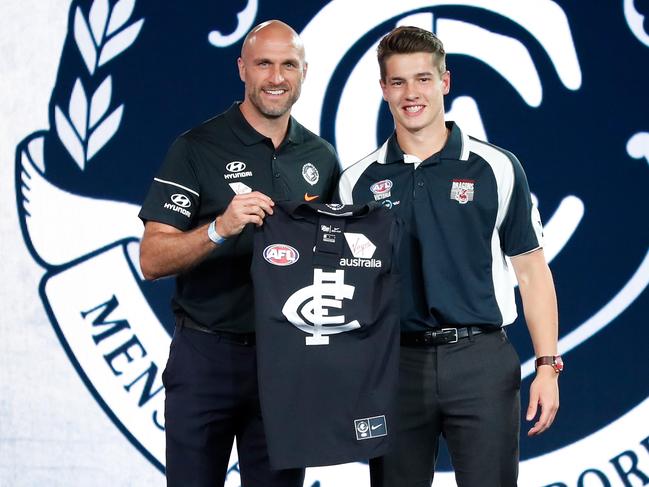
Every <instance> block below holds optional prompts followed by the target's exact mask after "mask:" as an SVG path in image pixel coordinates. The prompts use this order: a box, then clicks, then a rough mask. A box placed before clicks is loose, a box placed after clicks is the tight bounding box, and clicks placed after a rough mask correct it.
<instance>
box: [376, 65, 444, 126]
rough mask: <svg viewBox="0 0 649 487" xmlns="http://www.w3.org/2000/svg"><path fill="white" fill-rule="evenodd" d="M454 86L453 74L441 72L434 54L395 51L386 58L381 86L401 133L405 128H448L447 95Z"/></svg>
mask: <svg viewBox="0 0 649 487" xmlns="http://www.w3.org/2000/svg"><path fill="white" fill-rule="evenodd" d="M450 87H451V74H450V73H449V72H448V71H445V72H444V73H442V74H440V72H439V68H438V67H437V66H436V64H435V56H434V55H433V54H431V53H428V52H415V53H412V54H392V55H390V56H389V57H388V58H387V59H385V78H384V79H382V80H381V89H382V90H383V99H384V100H385V101H387V102H388V106H389V107H390V112H392V116H393V118H394V123H395V126H396V129H397V136H398V134H399V132H402V131H407V132H409V133H411V134H416V133H420V132H422V131H424V132H429V131H431V132H432V133H435V132H436V131H440V132H441V131H443V130H445V126H444V95H446V94H448V92H449V89H450Z"/></svg>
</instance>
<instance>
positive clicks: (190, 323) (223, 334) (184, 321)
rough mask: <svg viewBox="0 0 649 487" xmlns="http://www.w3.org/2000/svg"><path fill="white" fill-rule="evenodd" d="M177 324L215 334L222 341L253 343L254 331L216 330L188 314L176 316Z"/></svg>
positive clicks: (237, 343)
mask: <svg viewBox="0 0 649 487" xmlns="http://www.w3.org/2000/svg"><path fill="white" fill-rule="evenodd" d="M177 323H178V326H179V327H181V328H189V329H190V330H196V331H200V332H203V333H207V334H209V335H215V336H218V337H220V338H221V339H222V340H223V341H224V342H228V343H233V344H235V345H248V346H251V345H254V344H255V334H254V333H233V332H230V331H220V330H219V331H217V330H212V329H210V328H207V327H206V326H203V325H201V324H200V323H197V322H195V321H194V320H192V319H191V318H189V317H188V316H178V317H177Z"/></svg>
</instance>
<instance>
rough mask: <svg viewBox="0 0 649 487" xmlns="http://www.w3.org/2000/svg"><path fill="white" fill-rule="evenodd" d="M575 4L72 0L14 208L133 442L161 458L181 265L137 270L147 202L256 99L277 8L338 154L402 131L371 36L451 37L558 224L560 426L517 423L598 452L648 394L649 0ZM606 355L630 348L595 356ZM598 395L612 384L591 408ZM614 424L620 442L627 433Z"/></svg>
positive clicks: (349, 158)
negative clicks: (250, 94) (260, 51)
mask: <svg viewBox="0 0 649 487" xmlns="http://www.w3.org/2000/svg"><path fill="white" fill-rule="evenodd" d="M579 3H581V4H582V5H576V4H575V3H574V2H553V1H550V0H530V1H528V2H517V1H489V0H466V1H456V2H452V1H442V0H439V1H433V0H428V1H424V0H420V1H417V0H405V1H401V2H392V1H387V0H386V1H378V2H371V3H370V2H345V1H343V0H334V1H332V2H329V3H325V2H316V1H313V2H295V3H293V2H284V3H279V4H278V3H277V2H263V1H262V2H260V3H258V2H257V1H255V0H249V1H243V0H241V1H234V2H229V3H227V4H225V5H223V4H220V3H219V2H213V1H208V0H203V1H197V2H192V5H191V7H190V6H181V5H179V4H176V3H172V4H170V3H164V4H157V5H156V6H147V5H145V3H144V2H137V1H136V0H118V1H112V0H111V1H109V0H87V1H75V2H73V4H72V7H71V9H70V13H69V22H68V26H69V27H68V34H67V37H66V40H65V46H64V50H63V54H62V57H61V63H60V68H59V72H58V75H57V80H56V84H55V86H54V89H53V91H52V97H51V100H50V106H49V115H50V117H49V119H50V128H49V130H44V131H40V132H37V133H34V134H31V135H29V136H28V137H26V139H25V140H24V141H23V142H22V143H21V144H20V145H19V146H18V148H17V155H16V164H17V169H18V170H17V171H16V174H17V181H16V185H17V189H18V191H17V193H18V202H17V204H18V211H19V213H20V215H21V225H22V230H23V235H24V237H25V242H26V244H27V246H28V248H29V249H30V251H31V253H32V255H33V256H34V258H35V259H36V260H37V261H38V262H39V263H40V264H42V265H43V267H44V268H45V274H44V277H43V280H42V283H41V288H40V289H41V296H42V299H43V302H44V304H45V307H46V309H47V311H48V313H49V316H50V319H51V321H52V324H53V326H54V329H55V330H56V332H57V334H58V336H59V338H60V341H61V344H62V346H63V348H64V349H65V350H66V352H67V353H68V355H69V357H70V359H71V361H72V363H73V364H74V366H75V367H76V369H77V371H78V372H79V374H80V376H81V377H82V379H83V380H84V382H85V383H86V385H87V386H88V388H89V390H90V391H91V393H92V394H93V395H94V397H95V398H96V399H97V401H98V402H99V404H100V405H101V406H102V407H103V408H104V410H105V411H106V413H107V414H108V415H109V416H110V417H111V418H112V419H113V421H114V422H115V424H116V425H117V426H118V427H119V428H120V429H121V430H122V432H123V433H124V434H125V435H126V437H127V438H129V440H131V441H132V442H133V443H134V444H135V445H136V446H137V447H138V448H139V449H140V451H142V453H143V454H145V455H146V456H147V457H148V458H149V459H150V460H151V461H152V462H153V463H154V464H155V465H156V466H158V467H159V468H163V464H164V436H163V430H164V423H163V418H162V411H163V399H164V398H163V395H164V391H163V390H162V387H161V379H160V374H161V372H162V369H163V367H164V364H165V361H166V357H167V347H168V344H169V340H170V337H169V332H170V331H171V329H172V326H173V325H172V318H171V316H170V312H169V310H168V309H169V308H168V299H169V295H170V292H171V285H172V282H171V280H166V281H163V282H161V283H153V284H151V283H146V282H145V281H143V279H142V276H141V274H140V271H139V266H138V264H137V262H138V259H137V253H138V245H139V237H140V235H141V233H142V226H141V223H140V222H139V220H138V219H137V211H138V209H139V205H140V203H141V201H142V199H143V197H144V194H145V192H146V190H147V188H148V185H149V184H150V181H151V179H152V177H153V174H154V172H155V171H156V169H157V167H158V166H159V164H160V162H161V160H162V158H163V157H164V151H165V150H166V148H167V147H168V146H169V144H170V143H171V141H172V140H173V138H174V137H175V136H176V135H178V134H179V133H181V132H183V131H184V130H186V129H188V128H190V127H191V126H193V125H195V124H196V123H198V122H200V121H202V120H204V119H207V118H209V117H210V116H212V115H214V114H215V113H218V112H220V111H223V110H224V109H225V108H227V107H228V106H229V104H230V103H231V102H232V100H233V99H237V98H240V97H241V96H242V95H243V88H242V86H241V83H240V80H239V79H238V75H237V72H236V68H235V66H236V65H235V60H236V57H237V56H238V53H239V49H240V45H241V39H242V36H243V35H245V33H246V32H247V31H248V30H249V28H250V27H251V26H252V25H253V24H255V23H257V22H260V21H262V20H265V19H268V18H281V19H282V20H285V21H287V22H288V23H290V24H291V25H293V26H294V27H295V28H296V30H298V31H300V32H301V35H302V36H303V38H304V41H305V44H306V49H307V60H308V61H309V64H310V65H309V71H308V76H307V80H306V83H305V85H304V88H303V92H302V98H301V100H300V101H299V102H298V104H297V105H296V107H295V110H294V115H295V116H296V118H298V119H299V120H300V121H301V122H302V123H304V124H305V125H306V126H307V127H309V128H310V129H311V130H313V131H316V132H318V133H321V134H322V135H323V136H325V137H326V138H328V139H329V140H331V141H332V142H334V143H335V145H336V147H337V149H338V151H339V153H340V155H341V159H342V161H343V164H345V165H348V164H349V163H351V162H353V160H356V159H359V158H360V157H362V156H364V155H365V154H366V153H368V152H370V151H371V150H372V149H373V148H374V147H375V146H376V145H377V144H378V143H379V142H380V141H382V140H383V139H384V138H385V137H387V136H388V135H389V133H390V131H391V129H392V127H391V118H390V116H389V113H388V111H387V109H386V108H385V107H384V106H383V104H382V103H381V94H380V90H379V86H378V68H377V67H376V62H375V53H374V51H375V47H376V44H377V42H378V40H379V39H380V37H381V36H382V35H383V34H384V33H386V32H387V31H389V30H390V29H391V28H393V27H394V26H396V25H403V24H410V25H412V24H415V25H421V26H423V27H426V28H429V29H432V30H434V31H436V32H437V33H438V34H439V36H440V37H441V38H442V39H443V40H444V42H445V44H446V47H447V51H448V60H447V64H448V66H449V69H450V70H451V72H452V74H453V78H452V80H453V84H452V89H451V95H449V97H448V99H447V109H448V115H449V118H455V119H456V120H458V122H459V123H460V124H461V125H462V126H463V127H465V128H467V129H468V131H469V132H471V133H472V134H474V135H476V136H478V137H480V138H484V139H488V140H489V141H491V142H494V143H496V144H497V145H501V146H503V147H506V148H508V149H511V150H512V151H513V152H514V153H516V154H517V155H518V156H519V158H520V159H521V161H522V163H523V165H524V167H525V169H526V171H527V174H528V178H529V180H530V185H531V187H532V190H533V192H534V193H535V197H536V198H537V199H538V202H539V207H540V211H541V214H542V216H543V218H544V222H545V224H546V227H545V229H546V236H545V237H546V242H547V247H546V254H547V255H548V257H549V259H550V260H551V267H552V269H553V272H554V275H555V278H556V281H557V290H558V295H559V301H560V313H561V322H562V332H561V343H560V347H561V351H562V352H564V354H565V355H566V362H567V364H568V367H567V373H566V374H565V375H564V377H563V378H562V410H561V413H560V414H559V417H558V419H557V423H556V425H555V427H554V428H553V429H552V430H551V431H550V432H548V433H546V434H545V435H544V436H543V437H541V438H538V439H534V440H531V441H528V440H526V439H523V443H522V457H523V459H533V460H534V462H536V457H538V456H539V455H541V454H544V453H550V452H553V451H555V450H556V449H558V448H561V447H566V446H567V445H569V444H571V443H574V442H576V441H581V445H582V446H581V447H580V448H582V450H583V451H586V450H588V449H589V448H593V446H592V445H591V444H590V443H588V441H585V440H587V439H588V438H589V435H591V434H592V433H594V432H596V431H598V430H601V429H603V428H605V427H606V425H608V424H610V423H613V422H615V421H616V420H618V419H619V418H621V417H623V416H624V415H625V414H626V413H627V412H628V411H630V410H632V409H633V408H637V407H644V410H645V411H646V410H647V408H648V407H649V406H647V397H648V396H649V385H648V384H647V383H646V381H643V382H638V381H636V380H634V379H633V376H637V375H635V374H638V375H642V374H644V375H646V374H647V372H649V366H648V364H647V360H646V353H647V345H646V343H648V342H649V331H648V330H647V329H646V327H645V326H644V323H645V322H646V309H647V293H646V291H645V288H646V286H647V283H648V281H649V260H648V258H647V255H648V254H647V249H648V244H649V226H648V225H646V216H645V215H646V210H647V201H646V198H645V197H644V192H643V191H641V190H639V188H642V187H645V186H646V184H647V175H648V171H647V168H648V166H647V163H648V162H649V121H648V119H647V114H646V107H645V105H646V99H647V89H646V86H649V70H648V68H647V66H649V35H648V34H647V23H646V18H645V21H644V23H643V16H644V15H645V14H646V13H647V12H643V11H641V10H640V7H639V6H638V5H640V2H633V0H625V1H624V2H623V4H622V3H620V4H619V5H618V4H617V2H602V3H604V4H606V5H599V4H597V5H593V4H592V3H590V2H579ZM586 11H587V12H586ZM549 26H552V27H551V28H549ZM603 39H605V40H603ZM621 64H622V65H624V66H625V69H617V66H619V65H621ZM643 100H644V101H645V102H644V103H643ZM643 305H644V306H643ZM521 325H522V323H521V324H518V325H516V326H514V327H512V328H511V331H510V336H512V337H513V340H514V342H515V343H516V345H517V349H518V350H519V353H520V354H521V359H522V361H523V375H524V376H525V377H527V379H526V384H525V385H524V390H525V389H527V387H528V385H529V379H530V374H531V372H532V366H531V362H530V359H531V357H532V355H531V350H530V347H529V343H528V340H527V338H526V337H525V332H524V327H523V326H521ZM611 350H620V351H622V350H623V351H624V353H623V354H621V355H620V354H618V355H616V357H615V359H614V360H608V361H606V363H603V362H594V361H593V358H592V357H596V356H608V355H610V351H611ZM638 369H639V370H638ZM630 370H635V371H636V372H635V374H633V375H632V374H630V373H629V371H630ZM584 391H588V394H590V395H592V396H593V397H597V398H598V401H597V402H589V403H588V407H585V406H584V394H586V392H584ZM601 398H605V399H604V400H602V399H601ZM643 401H644V402H643ZM639 405H641V406H639ZM647 435H649V431H647V432H646V434H645V436H647ZM620 441H621V443H620V446H619V451H622V449H623V448H624V449H626V448H630V446H622V443H623V439H621V440H620ZM611 448H613V449H612V450H611V451H612V452H613V453H615V452H616V451H617V450H615V447H611ZM442 463H444V461H442ZM537 464H538V462H537V463H534V465H537ZM530 465H532V463H530ZM555 465H556V463H555ZM358 468H359V469H364V468H365V467H363V466H361V465H359V466H358ZM529 468H531V467H529ZM534 468H535V469H536V467H534ZM566 468H567V466H566ZM542 470H543V469H542V468H540V469H539V471H542ZM363 471H364V470H363ZM524 473H525V463H524V464H523V468H522V474H524ZM323 475H324V474H323ZM345 475H346V476H347V478H350V475H352V476H353V475H354V474H353V473H350V472H349V471H347V472H346V474H345ZM553 478H556V479H560V478H561V473H560V472H559V473H557V475H556V476H555V477H553ZM553 478H551V479H550V480H552V479H553ZM322 479H324V477H323V478H322ZM323 485H328V484H326V483H324V480H323ZM332 485H333V484H332Z"/></svg>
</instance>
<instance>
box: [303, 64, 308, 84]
mask: <svg viewBox="0 0 649 487" xmlns="http://www.w3.org/2000/svg"><path fill="white" fill-rule="evenodd" d="M308 68H309V63H307V62H306V61H304V67H303V68H302V81H304V80H305V79H306V72H307V69H308Z"/></svg>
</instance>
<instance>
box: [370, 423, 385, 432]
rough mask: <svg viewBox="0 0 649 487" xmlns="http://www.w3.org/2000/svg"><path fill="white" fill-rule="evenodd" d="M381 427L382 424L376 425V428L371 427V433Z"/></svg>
mask: <svg viewBox="0 0 649 487" xmlns="http://www.w3.org/2000/svg"><path fill="white" fill-rule="evenodd" d="M381 426H383V425H382V424H377V425H376V426H372V431H374V430H375V429H377V428H380V427H381Z"/></svg>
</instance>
